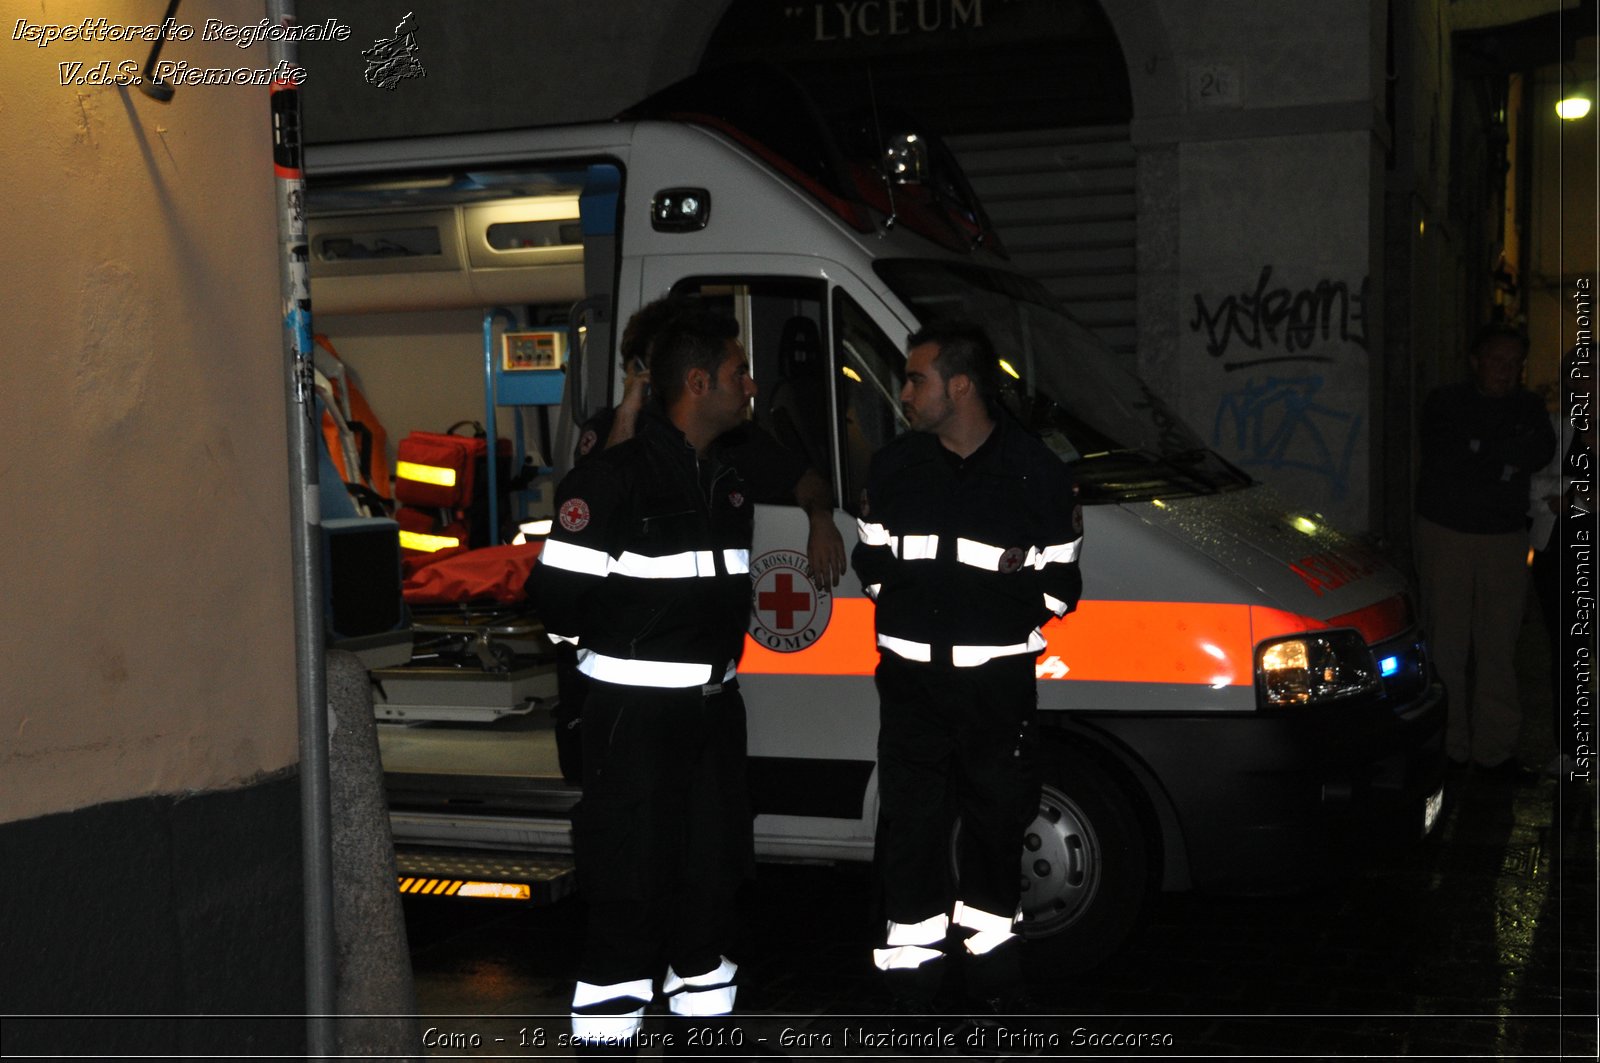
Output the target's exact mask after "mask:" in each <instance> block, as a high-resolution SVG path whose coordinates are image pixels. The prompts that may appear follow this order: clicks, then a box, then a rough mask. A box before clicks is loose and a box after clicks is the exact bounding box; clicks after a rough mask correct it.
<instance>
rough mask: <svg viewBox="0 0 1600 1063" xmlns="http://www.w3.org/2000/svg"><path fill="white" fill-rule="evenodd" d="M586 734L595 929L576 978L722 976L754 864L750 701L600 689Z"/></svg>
mask: <svg viewBox="0 0 1600 1063" xmlns="http://www.w3.org/2000/svg"><path fill="white" fill-rule="evenodd" d="M582 730H583V800H582V802H581V803H580V804H579V806H578V809H577V812H576V814H575V816H574V821H573V834H574V838H573V841H574V846H573V848H574V853H575V855H576V857H577V869H578V886H579V890H580V891H581V893H582V895H583V896H584V897H585V898H586V899H587V901H588V909H589V922H588V934H587V938H586V940H585V944H584V951H583V958H582V959H581V960H580V962H579V965H578V980H579V981H580V982H587V983H590V984H591V985H597V986H605V985H613V984H615V983H619V982H628V981H633V980H637V979H650V978H658V977H660V976H661V975H662V974H663V973H664V972H665V968H666V967H667V966H668V965H670V966H671V967H672V969H673V970H674V971H675V972H676V973H677V974H679V975H680V976H685V977H687V976H691V975H700V974H704V973H705V972H707V971H711V970H713V969H715V968H716V967H717V965H718V964H719V963H720V962H721V959H722V957H723V956H724V955H726V954H727V953H728V952H730V951H732V949H733V939H734V936H735V932H736V914H735V911H736V903H735V902H736V897H737V893H738V890H739V886H740V884H741V883H742V882H743V881H744V880H745V878H747V877H748V876H749V875H751V874H752V873H753V871H754V864H755V856H754V842H753V834H752V823H751V815H750V797H749V785H748V781H747V779H746V775H745V713H744V701H743V699H742V698H741V697H740V696H739V693H738V691H737V689H725V690H723V691H722V692H720V693H716V694H712V695H709V696H704V695H702V693H701V691H700V690H699V689H698V688H696V689H691V690H663V689H659V688H653V687H627V686H617V685H614V684H611V683H600V682H594V683H591V684H590V686H589V694H588V698H587V700H586V701H585V703H584V707H583V724H582Z"/></svg>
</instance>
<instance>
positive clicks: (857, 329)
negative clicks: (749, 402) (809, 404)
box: [833, 288, 905, 516]
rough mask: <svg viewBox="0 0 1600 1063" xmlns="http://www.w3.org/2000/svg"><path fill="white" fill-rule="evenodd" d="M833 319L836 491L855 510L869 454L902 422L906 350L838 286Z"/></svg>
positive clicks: (863, 487)
mask: <svg viewBox="0 0 1600 1063" xmlns="http://www.w3.org/2000/svg"><path fill="white" fill-rule="evenodd" d="M833 321H834V331H835V334H836V342H837V348H836V350H835V352H834V357H835V364H836V365H837V366H838V371H837V373H836V375H835V387H836V389H837V402H838V407H839V455H840V464H841V466H842V467H843V475H844V483H843V484H842V485H841V490H840V491H839V497H840V500H841V504H842V505H843V506H844V508H845V509H846V510H848V511H849V512H850V513H851V514H852V515H855V516H859V515H860V512H861V492H862V491H864V490H866V487H867V470H868V467H869V465H870V463H871V460H872V455H873V454H874V453H875V452H876V451H877V449H878V448H879V447H881V446H883V445H884V444H885V443H887V442H889V440H891V439H893V438H894V437H895V436H896V435H898V434H899V433H900V432H901V431H902V430H903V429H904V428H905V417H904V415H903V414H902V413H901V412H900V389H901V387H902V386H903V385H904V384H905V356H904V355H903V354H901V353H900V348H899V347H898V346H897V345H896V344H894V343H891V342H890V341H889V338H888V337H886V336H885V335H884V334H883V330H881V329H880V328H878V326H877V324H876V323H874V322H873V320H872V319H871V318H870V317H868V316H867V313H866V311H864V310H862V309H861V307H860V305H858V304H857V303H856V301H855V300H854V299H851V298H850V297H849V296H848V295H846V294H845V293H844V291H843V290H842V289H839V288H835V289H834V291H833Z"/></svg>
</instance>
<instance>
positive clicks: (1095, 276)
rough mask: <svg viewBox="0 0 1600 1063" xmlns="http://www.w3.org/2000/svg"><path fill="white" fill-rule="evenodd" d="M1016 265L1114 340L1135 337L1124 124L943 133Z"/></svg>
mask: <svg viewBox="0 0 1600 1063" xmlns="http://www.w3.org/2000/svg"><path fill="white" fill-rule="evenodd" d="M948 140H949V143H950V147H951V150H953V151H954V152H955V154H956V157H957V159H958V160H959V161H960V163H961V165H962V167H963V168H964V169H965V170H966V172H967V177H968V178H969V179H970V180H971V181H972V186H973V188H974V189H975V190H976V191H977V193H978V197H979V198H980V199H982V200H983V203H984V206H985V208H987V210H988V211H989V217H990V219H991V220H992V221H993V222H994V225H995V228H996V229H998V230H999V232H1000V238H1001V240H1003V241H1004V242H1005V246H1006V250H1007V251H1008V252H1009V253H1010V255H1011V261H1012V264H1013V265H1014V266H1015V267H1016V268H1017V270H1018V271H1019V272H1021V273H1025V274H1027V275H1028V276H1030V277H1033V278H1035V279H1037V280H1038V281H1039V282H1040V283H1042V284H1043V285H1044V286H1045V287H1046V288H1048V289H1050V291H1051V292H1053V293H1054V294H1055V295H1056V296H1057V297H1058V298H1060V299H1061V300H1062V301H1063V302H1064V303H1066V305H1067V308H1068V309H1069V310H1071V311H1072V313H1073V316H1075V317H1076V318H1077V319H1078V320H1079V321H1081V322H1083V323H1084V324H1085V325H1087V326H1089V327H1090V328H1092V329H1094V331H1095V332H1097V333H1098V334H1099V335H1100V336H1101V337H1102V338H1104V339H1105V341H1106V342H1107V343H1109V344H1110V345H1111V346H1112V348H1113V349H1115V350H1117V351H1119V352H1123V353H1127V354H1129V355H1132V353H1133V350H1134V343H1135V323H1136V321H1135V319H1136V310H1135V299H1134V295H1135V286H1136V283H1137V278H1138V270H1137V267H1136V264H1135V259H1134V241H1135V226H1134V202H1135V200H1134V155H1133V144H1132V143H1131V142H1130V140H1129V137H1128V127H1127V126H1126V125H1106V126H1089V127H1083V128H1076V129H1032V130H1025V131H1022V132H1016V133H979V134H971V135H967V136H956V137H950V138H948Z"/></svg>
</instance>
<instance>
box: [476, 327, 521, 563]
mask: <svg viewBox="0 0 1600 1063" xmlns="http://www.w3.org/2000/svg"><path fill="white" fill-rule="evenodd" d="M497 316H504V317H505V319H506V328H516V327H517V316H516V315H515V314H513V313H512V312H511V311H509V310H507V309H505V308H504V307H496V308H495V309H493V310H488V311H485V312H484V315H483V395H484V411H483V427H484V434H486V435H487V436H488V437H489V460H488V462H487V464H488V469H489V476H488V481H489V545H490V546H499V545H500V461H499V433H500V429H499V426H498V425H496V423H495V421H496V417H495V405H496V403H498V402H499V399H500V397H499V396H498V395H497V394H495V386H494V378H495V371H494V353H495V352H494V319H495V318H496V317H497Z"/></svg>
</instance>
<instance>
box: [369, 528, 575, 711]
mask: <svg viewBox="0 0 1600 1063" xmlns="http://www.w3.org/2000/svg"><path fill="white" fill-rule="evenodd" d="M538 553H539V544H537V543H533V544H528V545H517V546H495V547H486V548H484V549H480V550H472V551H467V552H464V553H461V554H457V555H454V556H452V557H448V558H444V559H442V560H440V561H437V562H435V563H434V564H432V565H429V566H427V567H426V568H424V569H421V570H419V571H418V572H416V573H413V574H412V575H411V576H409V577H407V579H406V581H405V584H404V590H403V594H404V598H405V601H406V606H407V609H408V610H409V612H410V616H411V624H410V639H411V642H410V656H409V658H408V659H407V660H405V661H403V662H398V663H393V664H390V665H387V666H381V667H373V668H372V669H371V672H372V679H373V707H374V711H375V712H376V713H377V716H378V718H379V719H380V720H393V721H401V722H407V723H422V722H453V723H488V722H492V721H494V720H497V719H499V718H501V717H503V716H516V715H523V714H526V713H529V712H532V711H534V710H535V709H546V710H548V709H551V708H553V707H554V705H555V700H556V673H555V650H554V647H553V646H552V645H551V643H550V640H549V639H548V638H546V637H545V634H544V626H543V625H542V624H541V623H540V622H539V620H538V618H537V617H536V616H535V615H534V614H533V611H532V609H531V608H530V606H529V604H528V603H527V601H526V600H525V598H524V597H523V593H522V585H523V583H524V582H525V581H526V579H527V573H528V571H529V570H530V569H531V568H532V565H533V562H534V559H535V558H536V557H537V556H538Z"/></svg>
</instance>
